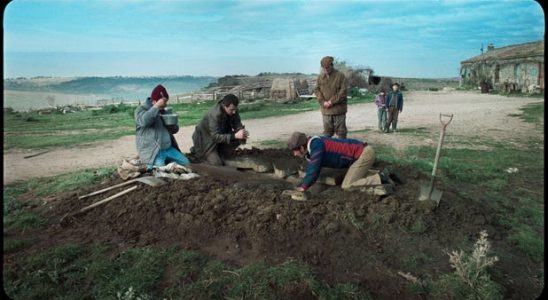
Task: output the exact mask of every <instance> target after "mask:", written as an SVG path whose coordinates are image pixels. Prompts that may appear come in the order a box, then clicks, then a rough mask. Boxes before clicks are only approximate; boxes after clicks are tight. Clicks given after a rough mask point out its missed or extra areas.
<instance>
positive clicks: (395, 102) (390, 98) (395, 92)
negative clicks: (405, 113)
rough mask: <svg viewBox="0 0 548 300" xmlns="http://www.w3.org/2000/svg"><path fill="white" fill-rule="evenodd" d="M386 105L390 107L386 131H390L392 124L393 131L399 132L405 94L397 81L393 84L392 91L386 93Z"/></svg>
mask: <svg viewBox="0 0 548 300" xmlns="http://www.w3.org/2000/svg"><path fill="white" fill-rule="evenodd" d="M386 107H387V108H388V121H387V122H386V127H385V128H384V132H390V125H392V131H393V132H397V126H398V115H399V114H401V112H402V110H403V95H402V93H401V92H400V85H399V84H398V83H397V82H396V83H394V84H392V91H391V92H390V93H388V94H387V95H386Z"/></svg>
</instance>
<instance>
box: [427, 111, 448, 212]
mask: <svg viewBox="0 0 548 300" xmlns="http://www.w3.org/2000/svg"><path fill="white" fill-rule="evenodd" d="M442 117H447V118H449V121H446V122H444V121H443V120H442ZM451 120H453V114H450V115H448V114H440V122H441V133H440V140H439V142H438V149H437V150H436V158H435V159H434V168H433V169H432V178H430V184H429V185H427V186H426V185H422V186H421V193H420V195H419V200H420V201H425V200H432V201H435V202H436V205H439V204H440V200H441V194H442V193H443V192H442V191H440V190H438V189H436V188H435V187H434V178H435V177H436V169H437V168H438V161H439V159H440V152H441V144H442V143H443V138H444V137H445V129H446V128H447V125H449V123H451Z"/></svg>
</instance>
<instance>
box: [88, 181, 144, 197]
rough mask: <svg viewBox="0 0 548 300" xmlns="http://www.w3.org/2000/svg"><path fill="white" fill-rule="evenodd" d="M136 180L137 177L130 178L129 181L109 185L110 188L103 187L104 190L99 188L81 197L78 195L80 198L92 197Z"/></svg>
mask: <svg viewBox="0 0 548 300" xmlns="http://www.w3.org/2000/svg"><path fill="white" fill-rule="evenodd" d="M135 181H137V179H132V180H128V181H126V182H122V183H119V184H116V185H113V186H110V187H108V188H104V189H102V190H98V191H95V192H93V193H90V194H87V195H83V196H80V197H78V199H84V198H87V197H91V196H95V195H98V194H101V193H104V192H108V191H110V190H113V189H115V188H119V187H121V186H126V185H128V184H130V183H133V182H135Z"/></svg>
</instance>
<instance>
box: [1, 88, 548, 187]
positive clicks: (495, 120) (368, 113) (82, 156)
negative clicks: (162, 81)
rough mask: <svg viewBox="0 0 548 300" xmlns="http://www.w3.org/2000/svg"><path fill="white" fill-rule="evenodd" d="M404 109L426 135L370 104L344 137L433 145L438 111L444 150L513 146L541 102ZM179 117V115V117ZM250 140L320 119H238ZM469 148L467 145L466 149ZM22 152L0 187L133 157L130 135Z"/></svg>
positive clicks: (478, 99) (188, 131)
mask: <svg viewBox="0 0 548 300" xmlns="http://www.w3.org/2000/svg"><path fill="white" fill-rule="evenodd" d="M404 99H405V102H404V108H403V113H402V114H401V115H400V117H399V119H400V121H399V123H398V128H399V129H403V130H405V129H417V128H423V130H425V131H428V132H430V133H431V134H430V135H428V134H426V136H427V137H426V138H424V137H419V138H417V137H414V136H412V135H405V134H398V133H396V134H382V133H379V132H377V131H376V128H377V114H376V108H375V105H374V104H373V103H367V104H359V105H352V106H350V107H349V112H348V114H347V126H348V130H349V131H358V130H364V129H369V130H368V131H366V132H365V133H364V132H363V131H362V132H357V133H350V134H349V137H354V138H360V139H366V140H367V141H368V142H369V143H370V144H373V145H374V144H388V145H392V146H393V147H396V148H398V149H403V148H405V147H406V146H407V145H409V144H413V145H421V144H422V145H435V144H436V142H437V133H438V131H439V119H438V116H439V113H452V114H454V119H453V122H452V123H451V125H450V127H449V128H448V131H447V138H446V141H447V146H448V147H459V145H458V144H456V143H454V144H451V142H452V140H453V139H454V138H457V137H459V136H469V137H474V136H480V137H490V138H492V139H494V140H497V141H501V140H506V141H509V142H513V143H520V142H521V141H526V140H527V139H528V138H529V137H531V136H532V135H539V134H542V133H539V132H538V131H536V130H532V129H533V125H531V124H529V123H525V122H523V121H521V120H520V119H519V118H515V117H510V116H508V115H509V114H519V113H521V111H520V110H519V108H520V107H522V106H523V105H525V104H527V103H531V102H538V101H541V100H539V99H536V98H526V97H505V96H499V95H487V94H479V93H478V92H475V91H474V92H462V91H443V92H422V91H421V92H407V93H404ZM182 117H183V118H184V116H182ZM243 123H244V124H245V125H246V128H248V129H249V131H250V134H251V137H250V139H249V140H248V143H247V144H246V147H258V146H260V145H261V142H264V141H266V140H280V139H281V140H285V139H287V138H288V137H289V135H290V134H291V133H292V132H293V131H295V130H299V131H303V132H306V133H308V134H311V135H312V134H321V132H322V125H321V124H322V121H321V115H320V112H319V110H318V111H311V112H305V113H301V114H295V115H290V116H283V117H272V118H265V119H256V120H244V122H243ZM193 130H194V127H193V126H188V127H183V128H181V130H180V131H179V133H178V134H177V135H176V138H177V141H178V143H179V145H180V146H181V148H182V149H181V150H183V151H185V152H187V151H188V150H189V148H190V146H191V145H192V140H191V136H192V132H193ZM471 146H473V144H472V143H470V144H467V145H466V147H471ZM38 152H40V150H36V151H33V152H29V151H23V150H12V151H8V152H6V151H4V184H9V183H13V182H16V181H20V180H26V179H30V178H37V177H42V176H53V175H58V174H63V173H67V172H71V171H76V170H82V169H86V168H97V167H101V166H108V165H115V164H118V163H119V162H120V160H121V158H122V157H130V156H134V155H136V150H135V137H134V136H126V137H122V138H120V139H117V140H113V141H107V142H97V143H93V144H89V145H82V146H78V147H74V148H70V149H55V150H52V151H50V152H48V153H45V154H42V155H39V156H35V157H32V158H27V159H25V158H23V157H24V156H27V155H30V154H32V153H38Z"/></svg>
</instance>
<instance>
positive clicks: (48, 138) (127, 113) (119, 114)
mask: <svg viewBox="0 0 548 300" xmlns="http://www.w3.org/2000/svg"><path fill="white" fill-rule="evenodd" d="M373 98H374V95H372V94H368V95H366V96H362V97H354V98H350V99H349V100H348V103H349V104H357V103H365V102H371V101H373ZM214 104H215V102H214V101H213V100H210V101H202V102H194V103H173V104H170V106H171V107H172V108H173V111H174V112H176V113H178V114H179V116H180V117H179V125H181V126H189V125H196V124H198V122H199V121H200V120H201V118H202V117H203V115H204V113H205V112H206V111H207V110H208V109H209V108H210V107H212V106H213V105H214ZM318 107H319V106H318V103H317V101H316V100H306V101H299V102H295V103H287V104H283V103H277V102H271V101H269V102H252V103H241V104H240V105H239V110H240V116H241V118H242V120H244V122H245V120H249V119H260V118H266V117H273V116H280V115H289V114H296V113H301V112H303V111H310V110H317V109H318ZM135 109H136V107H134V106H129V105H126V104H119V105H107V106H105V107H103V108H102V109H101V110H94V111H81V112H76V113H67V114H62V113H60V112H53V113H51V114H46V115H39V114H38V112H4V150H6V149H13V148H18V149H46V148H53V147H73V146H76V145H80V144H83V143H91V142H96V141H102V140H112V139H117V138H120V137H122V136H125V135H132V134H134V133H135V122H134V118H133V113H134V111H135Z"/></svg>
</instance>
